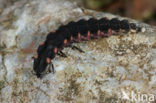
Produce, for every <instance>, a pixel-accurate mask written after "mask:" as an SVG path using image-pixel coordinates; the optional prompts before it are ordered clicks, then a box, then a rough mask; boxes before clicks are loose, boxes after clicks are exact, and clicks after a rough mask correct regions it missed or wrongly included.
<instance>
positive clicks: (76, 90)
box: [58, 69, 82, 102]
mask: <svg viewBox="0 0 156 103" xmlns="http://www.w3.org/2000/svg"><path fill="white" fill-rule="evenodd" d="M68 70H69V69H68ZM68 70H67V71H68ZM72 73H73V74H72ZM81 76H82V74H81V73H80V72H78V71H73V69H70V72H67V73H66V72H65V86H64V88H60V92H61V95H60V96H59V97H58V99H60V100H62V101H68V102H69V101H72V100H74V99H75V98H74V97H78V96H79V95H80V93H81V86H80V83H78V82H77V79H78V78H79V77H81Z"/></svg>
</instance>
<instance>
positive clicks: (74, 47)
mask: <svg viewBox="0 0 156 103" xmlns="http://www.w3.org/2000/svg"><path fill="white" fill-rule="evenodd" d="M69 47H71V48H72V49H73V50H78V51H79V52H81V53H85V52H84V51H83V50H82V49H80V48H78V47H76V46H74V45H69Z"/></svg>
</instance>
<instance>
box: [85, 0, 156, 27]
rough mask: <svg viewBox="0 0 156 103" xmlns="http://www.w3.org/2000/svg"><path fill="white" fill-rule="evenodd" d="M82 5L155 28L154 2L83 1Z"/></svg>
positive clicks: (154, 0)
mask: <svg viewBox="0 0 156 103" xmlns="http://www.w3.org/2000/svg"><path fill="white" fill-rule="evenodd" d="M83 5H84V6H85V7H86V8H89V9H94V10H97V11H104V12H110V13H113V14H117V15H121V16H126V17H130V18H133V19H136V20H140V21H143V22H146V23H148V24H151V25H155V26H156V0H84V1H83Z"/></svg>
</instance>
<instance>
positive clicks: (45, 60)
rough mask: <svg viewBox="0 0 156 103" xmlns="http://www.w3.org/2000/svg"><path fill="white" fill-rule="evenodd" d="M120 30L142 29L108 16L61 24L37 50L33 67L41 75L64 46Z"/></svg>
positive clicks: (105, 35)
mask: <svg viewBox="0 0 156 103" xmlns="http://www.w3.org/2000/svg"><path fill="white" fill-rule="evenodd" d="M120 30H123V31H125V32H129V31H130V30H135V31H136V32H139V31H140V28H139V27H136V25H135V24H134V23H129V22H128V20H121V21H120V20H118V19H117V18H113V19H111V20H109V19H107V18H102V19H99V20H97V19H94V18H90V19H89V20H84V19H81V20H79V21H77V22H73V21H72V22H69V23H68V24H67V25H63V26H60V27H59V29H58V30H56V32H50V33H49V34H48V35H47V38H46V40H45V42H44V44H42V45H40V46H39V47H38V50H37V56H34V66H33V69H34V71H35V73H36V75H37V77H40V76H41V74H42V73H43V72H44V71H45V69H46V67H47V65H48V64H49V63H50V61H51V60H52V59H53V58H54V57H55V55H56V54H58V52H60V51H61V50H62V49H63V48H64V47H66V46H69V45H70V44H71V43H73V42H80V41H84V40H89V39H92V38H99V37H108V36H110V35H111V34H117V33H118V32H119V31H120Z"/></svg>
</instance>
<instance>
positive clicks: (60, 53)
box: [58, 51, 67, 58]
mask: <svg viewBox="0 0 156 103" xmlns="http://www.w3.org/2000/svg"><path fill="white" fill-rule="evenodd" d="M58 55H59V56H61V57H64V58H66V57H67V55H66V54H65V53H63V52H62V51H59V53H58Z"/></svg>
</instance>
